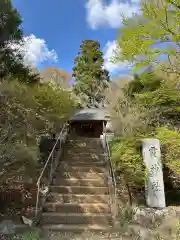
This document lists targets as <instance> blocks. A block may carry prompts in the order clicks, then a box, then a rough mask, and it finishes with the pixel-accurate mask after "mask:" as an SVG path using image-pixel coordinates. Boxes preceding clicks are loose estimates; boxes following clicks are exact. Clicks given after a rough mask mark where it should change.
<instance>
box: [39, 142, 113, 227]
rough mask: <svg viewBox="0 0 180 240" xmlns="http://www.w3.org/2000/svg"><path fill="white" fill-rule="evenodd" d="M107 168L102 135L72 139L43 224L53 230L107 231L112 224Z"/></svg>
mask: <svg viewBox="0 0 180 240" xmlns="http://www.w3.org/2000/svg"><path fill="white" fill-rule="evenodd" d="M107 177H108V171H107V169H106V164H105V159H104V155H103V150H102V147H101V145H100V140H99V139H90V138H89V139H85V138H82V139H78V140H70V141H69V142H68V143H66V145H65V146H64V153H63V159H62V161H61V162H60V164H59V166H58V168H57V170H56V173H55V175H54V178H53V182H52V184H51V187H50V193H49V195H48V197H47V200H46V202H45V204H44V206H43V213H42V218H41V226H42V228H43V229H44V230H51V231H85V230H99V231H106V230H108V229H109V228H110V227H111V222H112V214H111V212H110V206H109V190H108V181H107Z"/></svg>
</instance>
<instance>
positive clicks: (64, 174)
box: [56, 170, 107, 180]
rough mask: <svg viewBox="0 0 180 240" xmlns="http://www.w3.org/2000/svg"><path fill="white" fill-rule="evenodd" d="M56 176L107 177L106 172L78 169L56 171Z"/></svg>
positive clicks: (67, 177) (78, 177)
mask: <svg viewBox="0 0 180 240" xmlns="http://www.w3.org/2000/svg"><path fill="white" fill-rule="evenodd" d="M56 178H57V179H58V178H65V179H69V178H77V179H84V178H88V179H97V180H98V179H107V174H105V173H97V172H79V171H77V172H76V171H73V172H72V171H66V172H63V171H62V170H61V171H60V172H56Z"/></svg>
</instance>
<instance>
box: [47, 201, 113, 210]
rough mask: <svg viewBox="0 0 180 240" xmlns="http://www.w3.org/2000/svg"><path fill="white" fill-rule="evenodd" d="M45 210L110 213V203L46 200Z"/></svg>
mask: <svg viewBox="0 0 180 240" xmlns="http://www.w3.org/2000/svg"><path fill="white" fill-rule="evenodd" d="M43 210H44V211H45V212H59V213H109V212H110V209H109V206H108V204H105V203H81V204H78V203H52V202H46V203H45V205H44V207H43Z"/></svg>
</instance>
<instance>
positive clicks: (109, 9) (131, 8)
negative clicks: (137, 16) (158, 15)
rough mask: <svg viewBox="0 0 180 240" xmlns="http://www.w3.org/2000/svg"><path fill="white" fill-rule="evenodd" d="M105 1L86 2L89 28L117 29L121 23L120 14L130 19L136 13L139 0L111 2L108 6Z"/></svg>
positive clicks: (93, 0)
mask: <svg viewBox="0 0 180 240" xmlns="http://www.w3.org/2000/svg"><path fill="white" fill-rule="evenodd" d="M104 1H105V0H88V2H87V4H86V9H87V21H88V24H89V26H90V27H91V28H93V29H96V28H98V27H103V26H105V27H107V26H108V27H111V28H118V27H119V26H120V25H121V23H122V14H123V15H125V16H127V17H130V16H132V14H133V13H136V12H138V10H139V9H138V2H139V0H132V1H131V3H130V2H123V1H120V0H111V2H110V3H109V4H106V3H105V2H104Z"/></svg>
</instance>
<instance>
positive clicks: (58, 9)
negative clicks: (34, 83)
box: [13, 0, 138, 75]
mask: <svg viewBox="0 0 180 240" xmlns="http://www.w3.org/2000/svg"><path fill="white" fill-rule="evenodd" d="M13 5H14V7H16V8H17V9H18V11H19V12H20V14H21V16H22V19H23V30H24V35H25V42H26V44H25V46H24V48H25V51H26V56H25V59H26V61H27V62H28V63H29V64H31V65H33V66H37V67H38V68H44V67H46V66H58V67H60V68H62V69H64V70H67V71H69V72H71V71H72V67H73V61H74V57H75V56H76V55H77V53H78V50H79V46H80V44H81V42H82V41H83V40H85V39H94V40H98V41H99V42H100V44H101V49H102V50H103V52H104V59H105V67H106V68H107V69H108V70H109V71H110V72H111V75H116V74H126V73H127V71H128V70H127V68H126V67H125V65H124V64H123V63H119V64H116V65H115V64H112V63H111V62H110V59H111V56H112V54H113V49H114V48H115V46H116V42H115V40H116V36H117V32H118V29H119V27H120V26H121V21H122V18H121V14H122V13H123V14H125V15H127V16H131V14H132V13H133V12H137V10H138V0H133V2H131V3H129V2H125V1H120V0H51V1H49V0H29V1H28V0H13Z"/></svg>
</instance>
